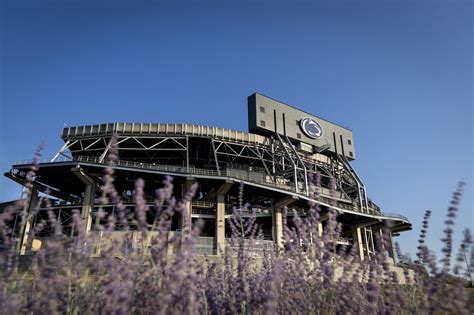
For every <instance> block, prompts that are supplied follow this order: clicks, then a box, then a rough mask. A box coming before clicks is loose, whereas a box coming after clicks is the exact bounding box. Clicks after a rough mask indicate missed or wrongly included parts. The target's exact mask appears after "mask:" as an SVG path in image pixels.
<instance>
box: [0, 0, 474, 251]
mask: <svg viewBox="0 0 474 315" xmlns="http://www.w3.org/2000/svg"><path fill="white" fill-rule="evenodd" d="M0 3H1V7H0V14H1V17H0V21H1V22H0V23H1V26H0V32H1V33H0V35H1V41H0V45H1V46H0V52H1V54H2V62H1V63H0V67H1V68H0V72H1V77H0V89H1V90H0V93H1V95H0V96H1V100H0V101H1V103H0V170H1V171H2V172H6V171H8V170H9V168H10V166H11V164H12V163H13V162H15V161H16V160H20V159H26V158H29V157H31V156H32V154H33V152H34V151H35V148H36V147H37V146H38V145H39V144H40V143H41V142H44V143H45V144H46V149H45V152H44V155H45V156H52V155H53V154H54V153H55V151H56V150H57V149H58V148H59V147H60V146H61V140H60V138H59V132H60V130H61V128H62V127H63V126H64V124H67V125H68V126H73V125H81V124H93V123H106V122H119V121H120V122H122V121H126V122H170V123H173V122H179V123H195V124H205V125H212V126H220V127H226V128H231V129H237V130H243V131H246V129H247V112H246V111H247V107H246V97H247V96H248V95H250V94H252V93H253V92H256V91H258V92H261V93H263V94H265V95H268V96H271V97H273V98H276V99H278V100H281V101H283V102H286V103H289V104H291V105H293V106H296V107H299V108H301V109H303V110H305V111H308V112H311V113H313V114H315V115H317V116H320V117H323V118H325V119H328V120H331V121H333V122H335V123H338V124H340V125H343V126H348V127H350V128H351V129H352V130H353V132H354V139H355V145H356V150H357V157H358V160H356V161H355V162H354V165H355V168H356V170H357V171H358V172H359V174H360V175H361V177H362V178H363V180H364V181H365V183H366V185H367V187H368V192H369V195H370V196H371V197H372V199H373V200H374V201H376V202H377V203H378V204H379V205H380V206H381V207H382V209H383V211H385V212H391V213H399V214H403V215H405V216H407V217H409V218H410V219H411V221H412V222H413V224H414V231H413V232H408V233H404V234H402V236H400V237H398V238H397V240H398V241H399V242H400V243H401V246H402V248H403V249H404V250H405V251H408V252H411V253H414V251H415V248H416V242H415V241H416V240H417V238H418V230H419V227H420V222H421V218H422V216H423V212H424V210H426V209H431V210H432V211H433V220H432V223H431V229H430V232H429V236H428V238H429V240H430V241H431V244H432V245H433V247H434V248H436V249H439V248H440V246H441V245H440V242H439V239H440V238H441V236H442V229H443V226H442V222H443V220H444V218H445V213H446V209H447V206H448V202H449V200H450V197H451V194H452V191H453V190H454V189H455V188H456V183H457V181H459V180H461V179H462V180H464V181H466V183H467V186H466V192H465V196H464V198H463V201H462V204H461V209H460V212H459V219H458V225H457V227H458V228H462V227H471V228H472V227H473V226H474V222H473V201H472V195H473V194H472V192H473V188H472V187H473V184H474V183H473V163H472V157H473V129H472V122H473V94H472V91H473V90H472V88H473V59H472V56H473V54H472V53H473V52H472V38H473V34H472V30H473V29H472V26H473V25H472V13H473V5H472V3H471V2H470V1H465V2H461V1H371V2H369V1H327V2H323V1H314V2H312V3H311V4H310V3H308V2H298V1H296V2H294V1H292V2H276V3H274V2H270V1H256V2H232V1H223V2H202V1H191V2H184V1H177V2H160V1H21V0H20V1H5V0H0ZM19 195H20V188H19V186H17V185H16V184H14V183H12V182H11V181H9V180H7V179H6V178H4V177H2V178H0V201H6V200H11V199H15V198H18V197H19ZM459 234H460V233H458V235H459Z"/></svg>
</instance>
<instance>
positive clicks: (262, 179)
mask: <svg viewBox="0 0 474 315" xmlns="http://www.w3.org/2000/svg"><path fill="white" fill-rule="evenodd" d="M66 161H77V162H86V163H94V164H107V161H102V162H100V160H99V158H96V157H92V156H75V157H73V158H72V159H67V158H65V157H63V158H62V160H56V161H55V162H51V160H50V159H42V160H40V161H38V163H57V162H66ZM32 163H33V160H22V161H17V162H16V163H15V164H14V165H30V164H32ZM115 165H116V166H123V167H131V168H140V169H149V170H155V171H163V172H171V173H184V174H189V173H190V174H196V175H204V176H226V177H231V178H236V179H240V180H245V181H249V182H253V183H257V184H262V185H265V186H270V187H275V188H279V189H283V190H287V191H291V192H295V188H294V187H293V186H290V185H285V184H282V183H276V182H273V178H272V177H270V176H268V175H267V174H265V173H259V172H253V171H248V170H242V169H231V168H227V169H223V170H221V171H220V175H219V172H218V171H217V170H212V169H203V168H196V167H194V166H189V167H186V166H178V165H162V164H154V163H142V162H135V161H124V160H118V161H116V162H115ZM319 192H320V193H322V194H326V193H327V192H326V191H325V190H324V189H320V190H319ZM320 198H321V199H324V200H325V201H327V202H328V201H330V199H328V198H326V197H324V196H321V197H320ZM338 206H339V207H341V208H343V209H347V210H352V211H360V210H358V209H357V207H354V206H353V205H349V204H344V203H341V204H339V205H338ZM369 213H370V214H373V215H385V216H390V217H395V218H399V219H402V220H405V221H407V222H409V220H408V218H406V217H405V216H402V215H398V214H389V213H385V214H384V213H381V212H380V211H377V209H375V208H372V207H369Z"/></svg>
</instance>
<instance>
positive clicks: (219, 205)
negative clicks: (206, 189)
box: [216, 194, 225, 255]
mask: <svg viewBox="0 0 474 315" xmlns="http://www.w3.org/2000/svg"><path fill="white" fill-rule="evenodd" d="M216 201H217V202H216V244H217V254H218V255H219V254H220V253H223V252H224V250H225V195H223V194H218V195H217V200H216Z"/></svg>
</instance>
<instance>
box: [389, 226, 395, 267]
mask: <svg viewBox="0 0 474 315" xmlns="http://www.w3.org/2000/svg"><path fill="white" fill-rule="evenodd" d="M387 251H388V256H389V257H390V258H392V260H393V264H394V265H397V259H396V257H395V248H394V246H393V238H392V232H388V240H387Z"/></svg>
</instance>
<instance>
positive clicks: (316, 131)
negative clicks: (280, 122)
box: [300, 117, 323, 139]
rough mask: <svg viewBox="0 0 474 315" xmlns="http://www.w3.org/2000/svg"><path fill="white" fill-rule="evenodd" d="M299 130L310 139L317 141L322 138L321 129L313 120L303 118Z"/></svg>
mask: <svg viewBox="0 0 474 315" xmlns="http://www.w3.org/2000/svg"><path fill="white" fill-rule="evenodd" d="M300 128H301V130H303V132H304V134H305V135H307V136H308V137H310V138H312V139H319V138H321V137H322V136H323V127H321V125H320V124H319V123H318V122H317V121H316V120H314V119H313V118H309V117H306V118H303V119H301V120H300Z"/></svg>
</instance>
